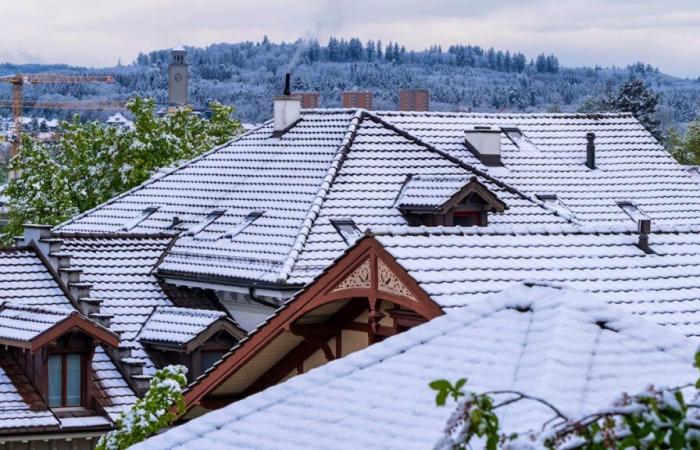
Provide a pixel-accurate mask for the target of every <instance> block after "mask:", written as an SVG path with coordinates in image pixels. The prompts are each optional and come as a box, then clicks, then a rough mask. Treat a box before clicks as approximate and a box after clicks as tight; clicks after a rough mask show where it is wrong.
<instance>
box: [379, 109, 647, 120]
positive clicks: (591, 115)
mask: <svg viewBox="0 0 700 450" xmlns="http://www.w3.org/2000/svg"><path fill="white" fill-rule="evenodd" d="M372 113H375V114H381V115H387V116H418V117H420V116H426V117H428V116H438V117H467V118H471V117H494V118H502V117H516V118H523V117H552V118H559V119H563V118H573V119H581V118H590V119H598V118H613V119H614V118H620V117H634V115H633V114H632V113H631V112H626V111H613V112H597V113H567V112H561V113H549V112H538V113H524V112H460V111H397V110H391V109H387V110H379V109H377V110H372Z"/></svg>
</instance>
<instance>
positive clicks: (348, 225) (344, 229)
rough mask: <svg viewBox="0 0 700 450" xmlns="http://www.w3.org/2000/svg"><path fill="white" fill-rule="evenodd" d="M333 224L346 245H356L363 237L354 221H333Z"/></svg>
mask: <svg viewBox="0 0 700 450" xmlns="http://www.w3.org/2000/svg"><path fill="white" fill-rule="evenodd" d="M331 223H332V224H333V226H334V227H335V229H336V231H338V233H339V234H340V236H341V237H342V238H343V240H344V241H345V243H346V244H354V243H355V241H356V240H358V239H359V238H361V237H362V232H361V231H360V230H359V228H357V225H355V222H353V221H352V219H332V220H331Z"/></svg>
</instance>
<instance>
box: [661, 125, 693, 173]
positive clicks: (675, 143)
mask: <svg viewBox="0 0 700 450" xmlns="http://www.w3.org/2000/svg"><path fill="white" fill-rule="evenodd" d="M666 149H667V150H668V151H669V153H671V155H673V157H674V158H676V161H678V162H679V163H681V164H700V117H698V118H697V119H695V121H694V122H692V123H691V124H690V125H688V129H687V130H686V133H685V137H683V136H681V135H680V134H679V133H678V132H677V131H676V130H675V129H671V130H670V131H669V133H668V136H667V137H666Z"/></svg>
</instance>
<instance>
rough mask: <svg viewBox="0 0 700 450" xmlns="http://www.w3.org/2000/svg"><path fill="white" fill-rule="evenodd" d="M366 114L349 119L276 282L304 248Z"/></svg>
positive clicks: (288, 271) (286, 274)
mask: <svg viewBox="0 0 700 450" xmlns="http://www.w3.org/2000/svg"><path fill="white" fill-rule="evenodd" d="M366 114H367V112H366V111H365V110H363V109H358V110H357V111H356V112H355V114H354V116H353V117H352V119H350V125H349V126H348V129H347V132H346V133H345V137H344V138H343V140H342V142H341V144H340V146H339V147H338V151H337V153H336V155H335V157H334V158H333V161H332V162H331V164H330V167H329V168H328V172H327V173H326V176H325V177H324V178H323V182H321V186H320V188H319V190H318V192H317V193H316V197H315V199H314V201H313V202H312V203H311V207H310V208H309V210H308V212H307V214H306V218H305V219H304V222H303V223H302V225H301V228H300V230H299V233H298V234H297V237H296V239H295V240H294V245H293V246H292V249H291V251H290V252H289V255H287V258H286V259H285V262H284V264H283V266H282V270H281V272H280V274H279V276H278V278H277V281H278V282H281V283H283V282H285V281H286V280H287V279H288V278H289V275H290V274H291V272H292V269H293V268H294V265H295V264H296V262H297V260H298V259H299V255H300V254H301V252H302V251H303V250H304V245H305V244H306V240H307V239H308V237H309V233H310V232H311V227H313V225H314V222H315V221H316V219H317V218H318V215H319V213H320V212H321V207H322V206H323V202H324V201H325V199H326V197H327V196H328V192H329V191H330V190H331V187H332V186H333V182H334V181H335V177H336V175H337V174H338V171H339V170H340V167H341V166H342V165H343V161H344V160H345V157H346V156H347V154H348V151H349V150H350V148H351V147H352V143H353V141H354V140H355V136H356V135H357V129H358V128H359V126H360V124H361V123H362V120H363V118H364V117H365V115H366Z"/></svg>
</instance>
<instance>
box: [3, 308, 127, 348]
mask: <svg viewBox="0 0 700 450" xmlns="http://www.w3.org/2000/svg"><path fill="white" fill-rule="evenodd" d="M74 331H80V332H82V333H85V334H86V335H88V336H90V337H91V338H93V339H95V340H96V341H98V342H99V343H101V344H103V345H106V346H108V347H112V348H114V347H117V345H118V344H119V337H118V336H117V335H116V334H115V333H113V332H112V331H110V330H108V329H106V328H104V327H102V326H100V325H98V324H97V323H95V322H93V321H92V320H90V319H88V318H87V317H85V316H84V315H82V314H80V313H79V312H78V311H75V310H70V309H67V308H60V307H47V306H28V305H20V304H15V303H3V304H1V305H0V345H7V346H10V347H17V348H23V349H27V350H29V351H31V352H35V351H37V350H38V349H40V348H42V347H44V346H45V345H48V344H49V343H51V342H52V341H55V340H56V339H57V338H59V337H61V336H63V335H65V334H67V333H70V332H74Z"/></svg>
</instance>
